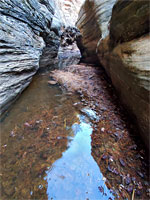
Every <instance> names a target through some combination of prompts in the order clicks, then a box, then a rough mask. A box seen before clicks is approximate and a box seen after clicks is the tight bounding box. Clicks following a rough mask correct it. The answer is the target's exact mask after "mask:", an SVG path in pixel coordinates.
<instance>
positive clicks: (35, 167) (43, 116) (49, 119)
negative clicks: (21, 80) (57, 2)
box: [0, 51, 148, 200]
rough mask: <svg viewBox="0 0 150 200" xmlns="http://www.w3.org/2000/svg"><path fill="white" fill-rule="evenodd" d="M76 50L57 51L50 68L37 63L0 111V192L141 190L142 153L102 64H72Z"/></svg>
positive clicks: (63, 194)
mask: <svg viewBox="0 0 150 200" xmlns="http://www.w3.org/2000/svg"><path fill="white" fill-rule="evenodd" d="M66 55H68V56H66ZM69 55H70V58H69ZM76 56H77V52H75V55H74V53H73V52H72V53H69V52H68V51H67V52H64V54H63V53H62V55H61V57H62V58H63V59H62V58H60V62H58V64H57V65H56V64H55V65H54V66H53V67H52V66H51V69H52V68H56V70H54V71H52V72H51V71H50V70H49V69H47V70H46V71H45V70H41V71H39V73H38V74H37V75H36V76H35V77H34V78H33V81H32V83H31V84H30V86H29V87H28V88H27V89H26V91H24V93H23V94H22V95H21V97H20V98H19V99H18V100H17V101H16V102H15V104H14V105H13V106H12V108H11V109H10V110H9V111H8V112H7V113H5V115H4V116H3V118H2V120H1V145H2V148H1V152H0V155H1V172H0V178H1V182H2V192H1V197H2V199H20V197H21V199H58V200H60V199H91V200H97V199H104V200H105V199H119V198H121V199H122V198H128V199H130V197H132V195H133V191H134V192H135V194H134V196H135V197H136V198H137V199H140V198H141V196H142V197H147V187H148V182H147V181H148V175H147V168H146V166H147V164H146V163H145V159H144V158H143V157H144V156H145V153H144V151H143V149H142V147H140V146H138V149H137V144H136V143H135V141H134V137H133V135H132V134H131V135H129V130H128V128H127V126H128V123H129V122H128V121H126V118H124V117H122V116H121V113H120V106H119V105H118V100H117V98H116V96H115V93H114V91H113V89H112V86H111V83H110V82H108V81H107V76H106V75H105V73H104V71H103V70H99V68H95V67H94V66H90V65H87V64H84V63H83V64H80V65H76V63H78V60H79V58H76V59H75V57H76ZM66 57H67V58H66ZM71 58H73V59H71ZM68 60H71V63H70V62H69V63H68ZM72 60H73V61H72ZM66 63H68V65H69V64H74V65H72V66H71V67H67V66H65V65H67V64H66ZM58 68H59V69H58ZM63 73H64V74H63ZM62 74H63V76H62ZM65 78H67V79H65ZM110 92H111V96H112V97H111V98H110ZM89 97H90V98H89ZM113 97H114V98H113ZM123 112H124V111H123ZM122 137H124V138H125V139H123V138H122ZM108 141H109V142H108ZM122 142H123V144H122ZM125 142H126V143H125ZM121 144H122V146H121ZM118 145H119V146H118ZM124 145H125V146H124ZM124 148H126V149H127V148H129V149H130V150H129V151H126V149H125V150H123V149H124ZM121 151H122V152H121ZM136 155H137V156H138V157H137V156H136ZM125 156H127V157H128V158H127V157H125ZM135 156H136V157H135ZM141 169H142V171H141Z"/></svg>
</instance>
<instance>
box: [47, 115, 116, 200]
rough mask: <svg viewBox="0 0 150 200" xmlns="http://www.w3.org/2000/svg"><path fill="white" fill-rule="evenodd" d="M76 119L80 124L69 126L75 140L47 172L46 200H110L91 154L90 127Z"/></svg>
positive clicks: (86, 122) (82, 118)
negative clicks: (101, 187) (102, 191)
mask: <svg viewBox="0 0 150 200" xmlns="http://www.w3.org/2000/svg"><path fill="white" fill-rule="evenodd" d="M78 117H79V119H80V124H77V123H75V124H74V125H73V126H72V130H73V132H74V134H75V137H74V138H72V141H71V143H70V144H69V148H68V150H67V151H65V152H64V153H63V156H62V158H60V159H59V160H57V161H56V162H55V163H54V164H53V165H52V167H51V168H50V169H49V170H48V171H47V176H46V177H45V179H46V180H47V182H48V186H47V195H48V199H58V200H74V199H78V200H79V199H82V200H83V199H89V200H98V199H103V200H105V199H107V200H108V199H109V197H111V198H112V199H113V196H112V194H111V193H110V191H109V190H108V189H107V187H106V186H105V183H104V180H103V175H102V173H101V172H100V170H99V167H98V165H97V163H96V162H95V160H94V159H93V157H92V155H91V137H90V135H91V133H92V127H91V124H90V123H89V122H88V121H87V118H85V116H83V115H79V116H78ZM99 186H103V187H104V193H106V194H107V196H105V195H103V193H101V192H100V191H99V189H98V187H99Z"/></svg>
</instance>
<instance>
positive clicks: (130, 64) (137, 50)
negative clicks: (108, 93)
mask: <svg viewBox="0 0 150 200" xmlns="http://www.w3.org/2000/svg"><path fill="white" fill-rule="evenodd" d="M114 3H115V1H113V0H112V1H102V0H101V1H99V2H98V1H96V0H92V1H89V0H86V2H85V4H84V6H83V7H82V8H81V11H80V15H79V19H78V22H77V25H78V28H79V29H80V31H81V33H82V35H83V37H82V39H81V41H80V45H79V46H81V53H82V54H83V56H84V57H87V58H88V57H89V56H90V57H92V59H93V60H94V58H95V57H96V56H97V57H98V59H99V61H100V63H101V64H102V66H103V67H104V68H105V70H106V72H107V74H108V75H109V76H110V77H111V80H112V83H113V85H114V86H115V88H116V89H117V91H118V94H119V96H120V98H121V100H122V102H123V104H124V105H125V106H126V108H127V109H128V111H129V112H130V114H131V115H132V117H133V119H134V120H135V122H136V124H137V126H138V128H139V130H140V133H141V136H142V138H143V140H144V142H145V143H146V145H147V147H148V148H149V130H150V129H149V120H150V119H149V113H150V103H149V95H150V58H149V55H150V50H149V46H150V36H149V33H148V32H149V30H148V27H149V15H150V11H149V2H148V1H136V0H132V1H123V0H119V1H117V2H116V3H115V5H114ZM108 7H109V8H111V9H110V10H107V9H106V8H108ZM100 13H102V14H101V15H100ZM93 20H95V22H96V23H94V21H93ZM91 30H93V31H91ZM109 30H110V31H109Z"/></svg>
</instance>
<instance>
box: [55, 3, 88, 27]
mask: <svg viewBox="0 0 150 200" xmlns="http://www.w3.org/2000/svg"><path fill="white" fill-rule="evenodd" d="M84 1H85V0H55V4H56V7H57V8H59V9H58V13H59V16H60V18H61V20H62V21H63V23H64V24H65V25H66V26H74V25H75V23H76V21H77V18H78V13H79V10H80V8H81V5H82V4H83V3H84Z"/></svg>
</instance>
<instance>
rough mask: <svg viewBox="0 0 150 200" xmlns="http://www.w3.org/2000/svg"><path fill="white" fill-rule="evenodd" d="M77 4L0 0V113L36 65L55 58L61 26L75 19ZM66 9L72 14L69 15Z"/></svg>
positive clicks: (24, 85)
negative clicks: (73, 16) (72, 16)
mask: <svg viewBox="0 0 150 200" xmlns="http://www.w3.org/2000/svg"><path fill="white" fill-rule="evenodd" d="M81 2H82V1H81ZM61 6H62V7H61ZM80 6H81V3H79V1H75V0H72V1H67V0H65V1H63V2H62V1H60V0H1V1H0V47H1V49H0V77H1V78H0V108H1V109H0V110H1V112H2V113H3V112H4V111H5V110H6V109H7V108H8V107H9V105H10V104H11V103H12V102H13V101H14V100H15V99H16V97H17V96H18V95H19V94H20V93H21V92H22V91H23V90H24V89H25V88H26V87H27V86H28V85H29V83H30V82H31V80H32V76H33V75H34V74H35V73H36V71H37V70H38V68H39V66H40V67H46V66H48V65H50V64H51V62H52V60H54V58H56V56H57V54H58V50H59V46H60V40H61V34H62V27H64V26H65V25H73V24H74V23H75V20H76V17H77V13H76V12H77V11H78V10H79V8H80ZM75 8H76V9H75ZM60 9H61V10H62V11H60ZM70 9H71V11H74V12H72V15H74V14H75V13H76V17H75V18H71V17H70V16H69V12H70ZM67 15H68V18H67ZM67 20H69V21H67Z"/></svg>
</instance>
